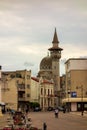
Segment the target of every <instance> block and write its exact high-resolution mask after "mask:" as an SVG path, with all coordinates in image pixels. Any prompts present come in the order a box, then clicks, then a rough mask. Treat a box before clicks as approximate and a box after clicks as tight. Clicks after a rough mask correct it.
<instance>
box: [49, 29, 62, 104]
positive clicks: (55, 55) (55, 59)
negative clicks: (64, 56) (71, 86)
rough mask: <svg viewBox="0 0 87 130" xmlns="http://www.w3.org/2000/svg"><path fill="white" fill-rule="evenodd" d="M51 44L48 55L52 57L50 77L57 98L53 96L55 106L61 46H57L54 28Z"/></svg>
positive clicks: (57, 92)
mask: <svg viewBox="0 0 87 130" xmlns="http://www.w3.org/2000/svg"><path fill="white" fill-rule="evenodd" d="M52 44H53V46H52V47H51V48H49V49H48V50H49V51H50V56H51V58H52V78H53V81H54V94H55V96H56V97H57V98H55V106H58V105H59V104H60V65H59V63H60V62H59V60H60V58H61V51H62V50H63V49H62V48H60V47H59V40H58V37H57V32H56V28H55V32H54V37H53V41H52Z"/></svg>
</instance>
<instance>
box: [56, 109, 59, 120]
mask: <svg viewBox="0 0 87 130" xmlns="http://www.w3.org/2000/svg"><path fill="white" fill-rule="evenodd" d="M58 114H59V110H58V108H56V109H55V118H58Z"/></svg>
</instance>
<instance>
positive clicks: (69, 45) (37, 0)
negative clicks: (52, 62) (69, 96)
mask: <svg viewBox="0 0 87 130" xmlns="http://www.w3.org/2000/svg"><path fill="white" fill-rule="evenodd" d="M55 27H56V29H57V35H58V39H59V42H60V43H59V46H60V47H61V48H63V49H64V50H63V51H62V57H61V61H60V73H61V75H62V74H64V73H65V71H64V70H65V66H64V61H65V60H67V59H68V58H79V57H86V58H87V0H0V65H1V66H2V70H3V71H13V70H23V69H27V70H30V69H31V70H32V75H34V76H35V75H37V73H38V71H39V64H40V61H41V59H42V58H44V57H45V56H47V52H48V48H50V47H51V46H52V40H53V35H54V29H55Z"/></svg>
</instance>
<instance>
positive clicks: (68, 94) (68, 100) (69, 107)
mask: <svg viewBox="0 0 87 130" xmlns="http://www.w3.org/2000/svg"><path fill="white" fill-rule="evenodd" d="M69 96H70V89H68V112H69V111H70V104H69Z"/></svg>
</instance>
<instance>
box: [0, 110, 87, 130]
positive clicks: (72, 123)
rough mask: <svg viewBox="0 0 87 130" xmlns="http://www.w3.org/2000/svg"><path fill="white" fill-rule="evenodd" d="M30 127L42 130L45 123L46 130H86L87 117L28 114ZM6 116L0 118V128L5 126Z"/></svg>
mask: <svg viewBox="0 0 87 130" xmlns="http://www.w3.org/2000/svg"><path fill="white" fill-rule="evenodd" d="M29 117H30V118H31V119H32V126H36V127H38V128H43V123H44V122H46V124H47V130H87V116H83V117H82V116H81V115H80V114H75V113H73V114H72V113H65V114H64V113H62V112H60V113H59V118H58V119H57V118H55V117H54V113H53V112H30V113H29ZM6 118H8V116H6V115H5V116H3V117H0V128H3V126H5V125H6V123H7V122H6Z"/></svg>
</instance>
